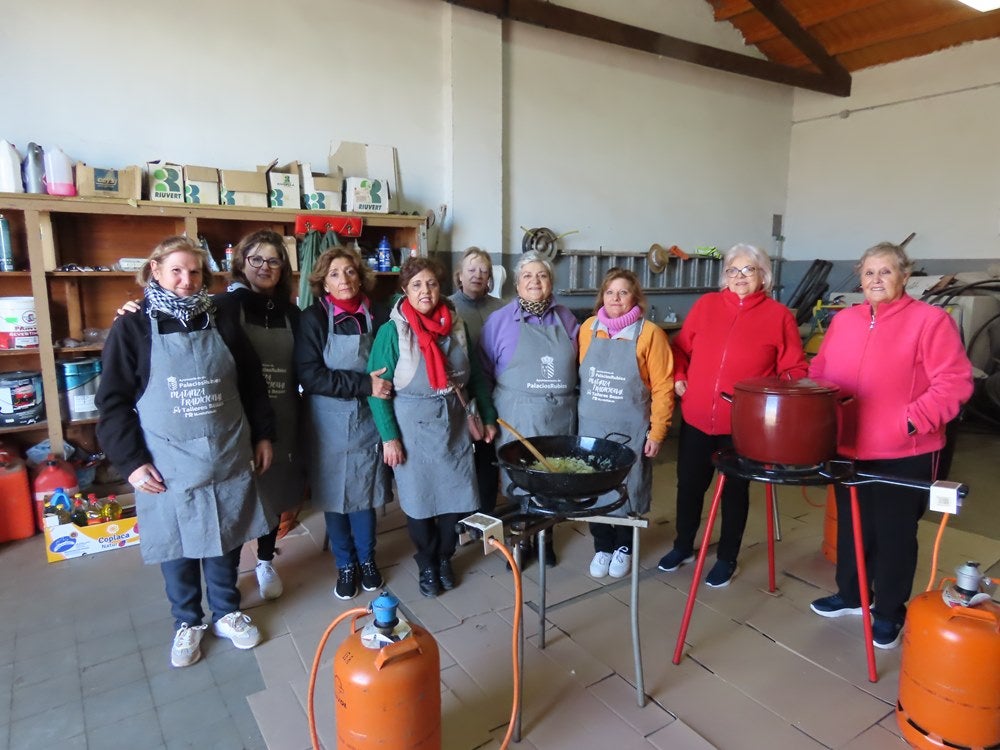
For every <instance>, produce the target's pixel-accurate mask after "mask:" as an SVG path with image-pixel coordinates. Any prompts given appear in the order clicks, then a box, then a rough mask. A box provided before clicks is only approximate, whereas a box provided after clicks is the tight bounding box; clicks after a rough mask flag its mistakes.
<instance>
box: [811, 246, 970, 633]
mask: <svg viewBox="0 0 1000 750" xmlns="http://www.w3.org/2000/svg"><path fill="white" fill-rule="evenodd" d="M911 268H912V263H911V262H910V260H909V258H907V256H906V253H905V252H904V251H903V249H902V248H901V247H899V246H898V245H893V244H891V243H888V242H882V243H879V244H878V245H875V246H874V247H871V248H869V249H868V250H866V251H865V253H864V255H862V256H861V260H860V262H859V263H858V265H857V269H858V271H859V273H860V275H861V289H862V291H863V292H864V295H865V303H864V304H862V305H857V306H855V307H851V308H848V309H846V310H843V311H841V312H840V313H838V314H837V315H836V317H834V319H833V322H832V323H831V324H830V328H829V330H828V331H827V333H826V336H825V337H824V338H823V344H822V346H821V347H820V350H819V353H818V354H817V355H816V358H815V359H813V361H812V363H811V364H810V367H809V374H810V376H812V377H814V378H822V379H824V380H828V381H832V382H834V383H836V384H837V385H839V386H840V388H841V395H850V396H853V397H854V399H853V400H852V401H849V402H848V403H847V404H845V405H843V407H842V408H841V411H840V429H839V436H838V439H837V453H838V454H839V455H840V456H842V457H844V458H849V459H852V460H854V462H855V466H856V468H857V470H858V471H861V472H865V473H871V474H883V475H891V476H897V477H908V478H913V479H922V480H932V479H934V478H935V474H936V472H937V463H938V453H939V451H940V450H941V449H942V448H943V447H944V442H945V436H944V431H945V426H946V425H947V423H948V422H949V421H950V420H952V419H954V418H955V417H956V416H957V415H958V411H959V407H961V405H962V403H963V402H965V401H966V400H968V398H969V397H970V396H971V395H972V365H971V364H970V363H969V359H968V357H966V356H965V349H964V347H963V346H962V341H961V339H960V337H959V335H958V328H957V327H956V325H955V323H954V321H953V320H952V319H951V316H949V315H948V313H947V312H945V311H944V310H943V309H941V308H939V307H934V306H932V305H928V304H927V303H925V302H920V301H919V300H915V299H913V298H912V297H910V296H909V295H907V294H906V281H907V279H909V277H910V269H911ZM858 501H859V504H860V507H861V528H862V532H863V535H864V547H865V562H866V564H867V567H868V575H869V585H870V586H871V587H872V588H873V589H874V601H875V603H874V605H873V606H872V612H873V614H874V618H875V619H874V621H873V627H872V639H873V641H874V643H875V645H876V646H878V647H879V648H894V647H895V646H897V645H898V644H899V641H900V635H901V633H902V629H903V622H904V620H905V618H906V601H907V600H908V599H909V598H910V592H911V589H912V586H913V575H914V572H915V571H916V567H917V521H919V520H920V517H921V516H922V515H923V513H924V509H925V507H926V505H927V493H926V492H923V491H920V490H913V489H907V488H905V487H896V486H892V485H887V484H873V485H860V486H859V487H858ZM849 502H850V501H849V495H848V490H847V488H846V487H840V486H838V487H837V512H838V518H840V519H843V520H842V522H841V523H840V524H839V526H838V529H837V593H836V594H834V595H832V596H825V597H823V598H821V599H817V600H816V601H814V602H813V603H812V610H813V611H814V612H815V613H816V614H818V615H822V616H823V617H841V616H844V615H852V614H856V615H860V614H861V604H860V602H861V594H860V592H859V590H858V574H857V566H856V565H855V560H854V543H853V531H852V524H851V523H850V518H851V515H850V505H849Z"/></svg>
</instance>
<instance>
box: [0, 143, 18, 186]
mask: <svg viewBox="0 0 1000 750" xmlns="http://www.w3.org/2000/svg"><path fill="white" fill-rule="evenodd" d="M23 192H24V182H22V180H21V155H20V154H19V153H17V149H16V148H14V144H13V143H11V142H10V141H0V193H23Z"/></svg>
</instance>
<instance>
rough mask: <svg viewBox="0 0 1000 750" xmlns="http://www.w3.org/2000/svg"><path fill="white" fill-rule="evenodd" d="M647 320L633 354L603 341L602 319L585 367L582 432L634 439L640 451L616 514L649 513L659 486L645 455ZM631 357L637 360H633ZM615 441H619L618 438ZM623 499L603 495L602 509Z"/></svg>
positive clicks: (648, 401) (636, 327) (634, 342)
mask: <svg viewBox="0 0 1000 750" xmlns="http://www.w3.org/2000/svg"><path fill="white" fill-rule="evenodd" d="M644 324H645V323H644V321H642V320H640V321H638V323H633V324H632V326H631V328H632V329H633V332H634V334H633V338H632V350H631V352H629V350H628V348H627V346H626V342H624V341H622V340H620V339H619V340H617V341H614V340H612V339H601V338H597V325H598V324H597V321H596V320H595V321H594V325H593V328H591V336H592V338H591V340H590V346H589V347H588V348H587V356H586V357H584V358H583V362H581V363H580V434H581V435H586V436H588V437H604V436H605V435H607V434H608V433H609V432H620V433H623V434H625V435H628V436H629V438H630V440H629V442H628V443H627V445H628V447H629V448H631V449H632V450H633V451H635V453H636V459H635V463H634V464H632V469H631V471H629V473H628V476H627V477H626V478H625V485H626V487H627V488H628V495H629V500H628V502H627V503H626V504H625V505H623V506H622V507H621V508H619V509H618V510H616V511H614V512H613V513H611V514H610V515H613V516H624V515H626V514H627V513H639V514H643V513H648V512H649V503H650V498H651V496H652V488H653V464H652V462H651V461H650V460H649V459H647V458H646V457H645V456H643V448H644V447H645V445H646V435H647V434H648V433H649V417H650V404H651V401H652V399H651V394H650V391H649V388H647V387H646V384H645V383H644V382H643V381H642V376H641V375H640V374H639V361H638V358H637V357H636V347H637V346H638V341H639V333H640V332H641V330H642V326H643V325H644ZM628 354H631V356H628ZM612 439H614V438H612ZM617 497H618V493H617V492H609V493H606V494H605V495H602V496H601V499H600V500H599V501H598V504H597V505H596V506H594V512H595V513H600V506H601V505H604V504H606V503H609V502H611V501H612V500H614V499H615V498H617Z"/></svg>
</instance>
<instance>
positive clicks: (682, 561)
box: [656, 547, 694, 573]
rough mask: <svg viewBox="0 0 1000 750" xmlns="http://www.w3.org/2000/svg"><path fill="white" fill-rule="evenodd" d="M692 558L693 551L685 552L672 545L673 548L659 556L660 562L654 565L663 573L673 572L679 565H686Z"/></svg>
mask: <svg viewBox="0 0 1000 750" xmlns="http://www.w3.org/2000/svg"><path fill="white" fill-rule="evenodd" d="M692 560H694V552H685V551H684V550H680V549H677V548H676V547H674V549H672V550H670V551H669V552H668V553H667V554H665V555H664V556H663V557H661V558H660V564H659V565H657V566H656V567H657V568H659V569H660V570H662V571H663V572H664V573H673V572H674V571H675V570H677V569H678V568H679V567H681V566H682V565H686V564H687V563H689V562H691V561H692Z"/></svg>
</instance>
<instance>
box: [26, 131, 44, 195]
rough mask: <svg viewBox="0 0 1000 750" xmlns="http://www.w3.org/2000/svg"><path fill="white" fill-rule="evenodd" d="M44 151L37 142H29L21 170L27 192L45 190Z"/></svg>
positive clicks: (41, 191)
mask: <svg viewBox="0 0 1000 750" xmlns="http://www.w3.org/2000/svg"><path fill="white" fill-rule="evenodd" d="M44 153H45V152H44V151H42V147H41V146H39V145H38V144H37V143H29V144H28V149H27V152H26V153H25V156H24V164H23V165H22V168H21V171H22V176H23V177H24V191H25V192H26V193H44V192H45V164H44Z"/></svg>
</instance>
